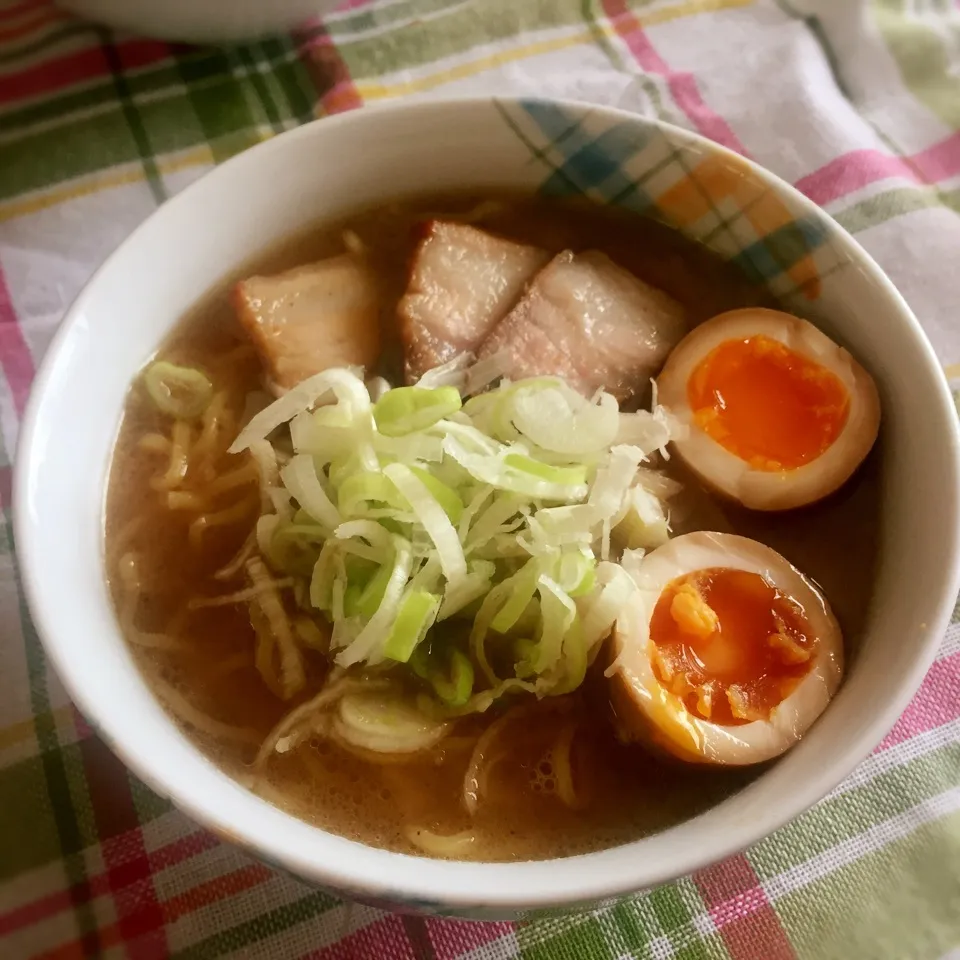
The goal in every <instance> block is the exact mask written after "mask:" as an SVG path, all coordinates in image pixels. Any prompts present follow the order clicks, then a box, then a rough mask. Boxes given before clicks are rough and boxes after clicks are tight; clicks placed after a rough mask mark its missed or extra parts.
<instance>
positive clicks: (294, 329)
mask: <svg viewBox="0 0 960 960" xmlns="http://www.w3.org/2000/svg"><path fill="white" fill-rule="evenodd" d="M233 305H234V309H235V310H236V312H237V317H238V318H239V320H240V323H241V324H242V325H243V328H244V329H245V330H246V331H247V333H248V334H249V335H250V339H251V340H252V341H253V343H254V346H255V347H256V349H257V352H258V353H259V354H260V359H261V361H262V363H263V366H264V370H265V372H266V375H267V378H268V379H269V381H270V384H271V386H272V387H273V388H274V389H276V390H279V391H282V390H287V389H289V388H290V387H293V386H296V384H298V383H299V382H300V381H301V380H305V379H306V378H307V377H310V376H312V375H313V374H315V373H320V371H321V370H326V369H327V368H329V367H342V366H349V365H355V366H359V367H364V368H366V369H367V370H369V369H371V368H372V367H373V365H374V364H375V363H376V361H377V357H378V356H379V354H380V301H379V295H378V288H377V283H376V277H375V276H374V275H373V273H372V271H371V270H370V269H369V267H367V266H366V264H364V263H362V262H361V261H360V260H358V259H356V258H355V257H352V256H350V255H348V254H344V255H343V256H338V257H331V258H330V259H329V260H320V261H319V262H318V263H308V264H306V265H304V266H302V267H295V268H294V269H292V270H287V271H285V272H284V273H278V274H276V275H274V276H270V277H248V278H247V279H246V280H241V281H240V283H238V284H237V286H236V288H235V289H234V292H233Z"/></svg>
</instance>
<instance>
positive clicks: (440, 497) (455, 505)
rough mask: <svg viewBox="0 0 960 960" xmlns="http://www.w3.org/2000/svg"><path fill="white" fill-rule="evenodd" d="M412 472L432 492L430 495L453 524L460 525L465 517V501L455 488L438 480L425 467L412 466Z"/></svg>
mask: <svg viewBox="0 0 960 960" xmlns="http://www.w3.org/2000/svg"><path fill="white" fill-rule="evenodd" d="M410 472H411V473H412V474H413V475H414V476H415V477H417V478H418V479H419V480H420V482H421V483H422V484H423V485H424V486H425V487H426V488H427V490H429V491H430V495H431V496H432V497H433V499H434V500H436V501H437V503H439V504H440V506H441V507H443V512H444V513H445V514H446V515H447V516H448V517H449V518H450V522H451V523H459V522H460V518H461V516H463V501H462V500H461V499H460V497H459V496H458V495H457V492H456V490H454V489H453V487H450V486H448V485H447V484H445V483H444V482H443V481H442V480H438V479H437V478H436V477H435V476H434V475H433V474H432V473H430V472H429V471H428V470H424V469H423V467H417V466H412V465H411V467H410Z"/></svg>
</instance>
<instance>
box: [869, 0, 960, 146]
mask: <svg viewBox="0 0 960 960" xmlns="http://www.w3.org/2000/svg"><path fill="white" fill-rule="evenodd" d="M907 5H908V0H874V2H873V4H872V9H873V16H874V19H875V21H876V24H877V26H878V27H879V29H880V33H881V34H882V35H883V39H884V41H885V42H886V44H887V47H888V48H889V50H890V52H891V53H892V54H893V56H894V59H895V60H896V61H897V65H898V66H899V68H900V73H901V75H902V77H903V82H904V83H905V84H906V85H907V87H908V88H909V90H910V92H911V93H912V94H913V95H914V96H915V97H916V98H917V99H918V100H919V101H920V102H921V103H923V104H924V105H925V106H926V107H927V109H928V110H930V112H931V113H933V114H934V115H935V116H937V117H939V119H940V120H941V121H942V122H943V123H945V124H946V125H947V126H948V127H950V128H951V129H953V130H956V129H958V128H960V76H958V75H957V73H956V70H955V62H954V61H953V60H952V58H951V55H950V53H949V52H948V48H947V44H951V45H952V44H955V43H956V37H957V25H956V18H955V17H954V18H950V17H949V16H944V18H943V25H942V28H941V29H939V30H938V29H935V28H934V27H933V26H932V24H931V23H930V22H929V20H924V19H921V17H920V15H919V14H920V13H921V12H922V10H923V12H927V13H929V14H932V15H933V18H936V16H937V13H938V12H939V13H940V15H941V16H943V15H944V14H945V13H947V10H946V9H941V10H939V11H938V10H937V8H936V7H931V8H929V9H927V8H925V7H924V8H921V7H920V5H919V4H917V6H916V9H915V10H913V4H912V3H911V4H910V8H911V9H912V10H913V16H905V15H904V14H905V13H906V12H907ZM944 8H946V4H944Z"/></svg>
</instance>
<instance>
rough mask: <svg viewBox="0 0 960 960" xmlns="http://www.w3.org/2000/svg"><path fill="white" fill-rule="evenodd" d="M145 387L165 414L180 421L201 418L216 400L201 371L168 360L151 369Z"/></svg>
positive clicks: (144, 383) (159, 362)
mask: <svg viewBox="0 0 960 960" xmlns="http://www.w3.org/2000/svg"><path fill="white" fill-rule="evenodd" d="M143 385H144V387H146V390H147V394H148V395H149V397H150V399H151V400H152V401H153V402H154V404H155V406H156V407H157V409H158V410H159V411H160V412H161V413H165V414H167V416H170V417H176V418H178V419H180V420H192V419H193V418H194V417H199V416H200V414H201V413H203V411H204V410H206V409H207V405H208V404H209V403H210V400H211V398H212V397H213V384H212V383H211V382H210V381H209V380H208V379H207V378H206V377H205V376H204V375H203V374H202V373H201V372H200V371H199V370H196V369H195V368H193V367H181V366H178V365H177V364H175V363H168V362H167V361H166V360H156V361H154V362H153V363H151V364H150V366H149V367H147V369H146V370H145V371H144V373H143Z"/></svg>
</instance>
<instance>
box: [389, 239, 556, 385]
mask: <svg viewBox="0 0 960 960" xmlns="http://www.w3.org/2000/svg"><path fill="white" fill-rule="evenodd" d="M549 259H550V255H549V254H548V253H546V252H545V251H544V250H540V249H539V248H537V247H531V246H526V245H525V244H522V243H515V242H514V241H512V240H505V239H503V238H502V237H496V236H494V235H493V234H490V233H487V232H486V231H484V230H480V229H478V228H477V227H472V226H469V225H468V224H462V223H449V222H446V221H442V220H433V221H431V222H430V223H428V224H427V225H426V228H425V234H424V237H423V239H422V240H421V241H420V244H419V246H418V247H417V249H416V252H415V253H414V257H413V262H412V265H411V270H410V280H409V283H408V286H407V292H406V294H405V295H404V297H403V299H402V300H401V301H400V305H399V307H398V314H399V318H400V335H401V337H402V339H403V345H404V366H405V374H406V379H407V382H408V383H414V382H415V381H416V380H418V379H419V378H420V377H421V376H422V375H423V374H424V373H426V371H427V370H430V369H432V368H433V367H436V366H439V365H440V364H442V363H446V362H447V361H449V360H452V359H453V358H454V357H456V356H457V355H458V354H460V353H463V352H464V351H465V350H474V349H475V348H476V347H477V346H478V345H479V344H480V343H481V342H482V341H483V339H484V338H485V337H486V336H487V334H488V333H490V331H491V330H492V329H493V328H494V327H495V326H496V324H497V323H499V322H500V320H502V319H503V317H504V316H505V315H506V314H507V311H509V310H510V308H511V307H512V306H513V305H514V304H515V303H516V302H517V300H518V299H519V297H520V295H521V294H522V293H523V290H524V287H525V286H526V284H527V282H528V281H529V280H530V278H531V277H533V275H534V274H535V273H536V272H537V271H538V270H539V269H540V268H541V267H542V266H543V265H544V264H545V263H546V262H547V261H548V260H549Z"/></svg>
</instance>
